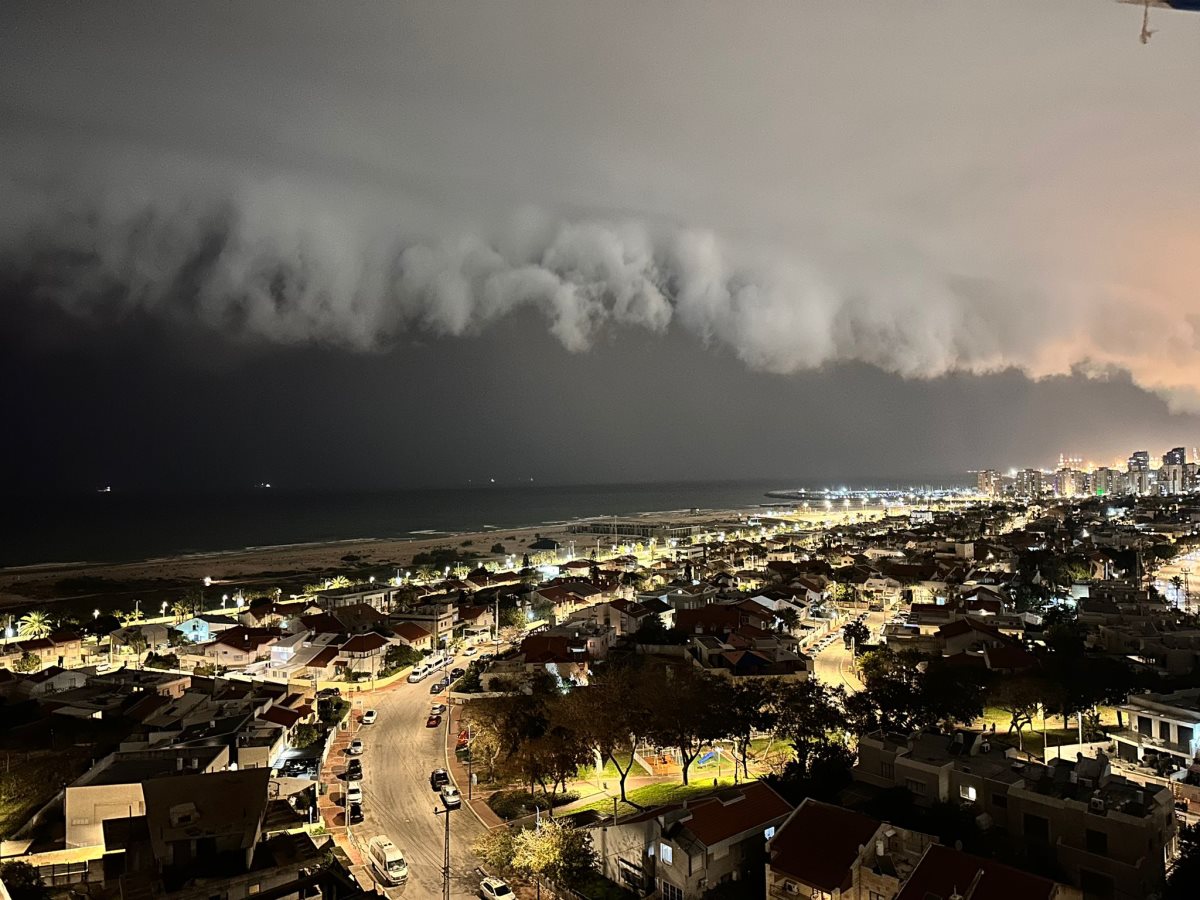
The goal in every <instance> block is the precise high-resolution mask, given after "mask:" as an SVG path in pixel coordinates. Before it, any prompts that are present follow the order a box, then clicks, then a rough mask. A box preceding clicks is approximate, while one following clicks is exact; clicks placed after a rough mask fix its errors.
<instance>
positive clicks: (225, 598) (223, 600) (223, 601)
mask: <svg viewBox="0 0 1200 900" xmlns="http://www.w3.org/2000/svg"><path fill="white" fill-rule="evenodd" d="M228 602H229V595H228V594H222V595H221V609H222V610H223V609H225V604H226V603H228Z"/></svg>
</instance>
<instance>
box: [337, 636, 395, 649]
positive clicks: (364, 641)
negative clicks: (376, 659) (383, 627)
mask: <svg viewBox="0 0 1200 900" xmlns="http://www.w3.org/2000/svg"><path fill="white" fill-rule="evenodd" d="M387 644H388V639H387V638H385V637H384V636H383V635H382V634H375V633H374V632H371V633H369V634H359V635H355V636H354V637H352V638H350V640H348V641H346V643H344V644H342V652H343V653H373V652H375V651H376V650H380V649H382V648H383V647H386V646H387Z"/></svg>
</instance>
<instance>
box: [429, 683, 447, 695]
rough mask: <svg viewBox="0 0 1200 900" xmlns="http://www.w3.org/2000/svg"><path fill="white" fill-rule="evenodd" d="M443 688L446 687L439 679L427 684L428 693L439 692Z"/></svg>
mask: <svg viewBox="0 0 1200 900" xmlns="http://www.w3.org/2000/svg"><path fill="white" fill-rule="evenodd" d="M445 689H446V685H444V684H443V683H442V682H440V681H435V682H434V683H433V684H431V685H430V686H429V693H431V694H440V693H441V692H442V691H444V690H445Z"/></svg>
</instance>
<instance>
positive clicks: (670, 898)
mask: <svg viewBox="0 0 1200 900" xmlns="http://www.w3.org/2000/svg"><path fill="white" fill-rule="evenodd" d="M658 884H659V890H658V892H659V893H660V894H662V898H663V900H683V891H682V890H681V889H680V888H677V887H675V885H673V884H671V882H669V881H663V880H662V879H661V878H660V879H659V881H658Z"/></svg>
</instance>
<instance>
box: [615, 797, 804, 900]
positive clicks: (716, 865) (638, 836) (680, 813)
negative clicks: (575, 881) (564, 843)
mask: <svg viewBox="0 0 1200 900" xmlns="http://www.w3.org/2000/svg"><path fill="white" fill-rule="evenodd" d="M791 811H792V806H791V804H789V803H788V802H787V801H786V800H784V799H783V798H782V797H780V796H779V795H778V794H777V793H775V791H773V790H772V789H771V788H770V787H769V786H768V785H767V784H766V783H765V782H761V781H752V782H748V783H746V784H744V785H741V786H740V787H734V788H728V789H726V790H723V791H720V792H718V793H716V794H713V795H711V796H708V797H705V798H703V799H700V800H691V801H684V802H683V803H678V804H671V805H668V806H661V807H657V808H654V809H648V810H645V811H644V812H640V813H637V814H636V815H633V816H630V817H628V818H623V819H621V820H620V821H619V822H616V823H614V822H612V821H611V820H610V821H608V822H606V823H601V824H600V825H598V826H595V827H594V828H593V830H592V835H593V843H594V846H595V848H596V853H597V855H598V856H599V858H600V865H601V868H602V869H603V871H604V874H605V875H606V876H607V877H608V878H610V879H611V880H613V881H615V882H617V883H618V884H623V885H625V886H627V887H629V888H631V889H632V890H634V891H635V892H636V893H637V894H638V896H643V895H644V894H645V893H646V892H648V891H655V892H656V893H657V895H658V896H659V897H662V898H663V900H690V898H699V897H701V896H703V895H704V893H705V892H706V891H708V890H710V889H712V888H714V887H716V886H717V885H719V884H722V883H724V882H728V881H741V880H743V879H745V878H747V877H750V875H751V874H752V872H753V870H755V869H757V870H758V871H762V870H761V869H760V868H759V867H760V866H762V865H763V863H764V859H765V855H764V854H765V848H766V844H767V841H768V840H769V839H770V838H771V837H772V836H773V835H774V834H775V831H776V829H777V828H778V827H779V826H780V825H782V824H783V822H784V820H785V819H786V818H787V816H788V814H789V813H790V812H791Z"/></svg>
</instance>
